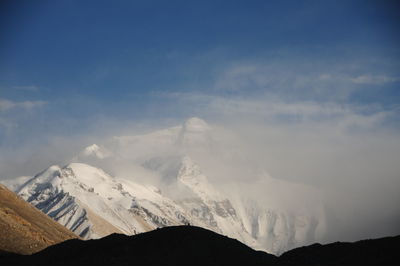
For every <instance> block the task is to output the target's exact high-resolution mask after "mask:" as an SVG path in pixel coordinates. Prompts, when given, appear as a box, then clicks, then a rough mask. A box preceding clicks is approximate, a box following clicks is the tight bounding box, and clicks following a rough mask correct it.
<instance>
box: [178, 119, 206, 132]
mask: <svg viewBox="0 0 400 266" xmlns="http://www.w3.org/2000/svg"><path fill="white" fill-rule="evenodd" d="M183 130H184V131H185V132H206V131H208V130H210V126H209V125H208V124H207V123H206V121H204V120H203V119H201V118H198V117H192V118H189V119H188V120H186V121H185V123H183Z"/></svg>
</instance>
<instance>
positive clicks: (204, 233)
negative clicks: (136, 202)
mask: <svg viewBox="0 0 400 266" xmlns="http://www.w3.org/2000/svg"><path fill="white" fill-rule="evenodd" d="M275 258H276V257H275V256H274V255H269V254H267V253H265V252H261V251H255V250H253V249H251V248H249V247H248V246H246V245H244V244H242V243H241V242H239V241H237V240H234V239H231V238H228V237H225V236H222V235H219V234H216V233H214V232H212V231H209V230H206V229H203V228H200V227H194V226H173V227H167V228H163V229H158V230H154V231H151V232H148V233H142V234H138V235H135V236H126V235H120V234H113V235H110V236H107V237H104V238H102V239H100V240H87V241H81V240H70V241H66V242H64V243H61V244H58V245H55V246H52V247H49V248H47V249H45V250H43V251H42V252H39V253H37V254H35V255H32V256H29V257H16V258H14V259H15V261H16V262H18V263H29V265H40V264H42V263H44V262H46V264H48V265H268V264H270V263H271V262H273V261H274V260H275ZM0 262H1V261H0ZM10 263H11V262H10Z"/></svg>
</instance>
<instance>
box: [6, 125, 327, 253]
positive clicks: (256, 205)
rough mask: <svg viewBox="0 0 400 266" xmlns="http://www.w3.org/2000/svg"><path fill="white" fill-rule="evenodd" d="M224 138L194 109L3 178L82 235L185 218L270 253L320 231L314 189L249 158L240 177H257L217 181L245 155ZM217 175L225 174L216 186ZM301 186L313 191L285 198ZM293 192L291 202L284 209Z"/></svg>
mask: <svg viewBox="0 0 400 266" xmlns="http://www.w3.org/2000/svg"><path fill="white" fill-rule="evenodd" d="M226 138H227V137H226V135H223V134H221V133H220V131H218V129H214V128H213V127H212V126H210V125H208V124H207V123H206V122H205V121H203V120H201V119H199V118H191V119H189V120H187V121H186V122H185V123H184V124H182V125H180V126H176V127H172V128H168V129H165V130H160V131H156V132H152V133H149V134H145V135H138V136H119V137H113V138H112V139H110V140H109V141H106V142H105V143H102V144H93V145H90V146H88V147H86V148H85V149H83V150H82V151H80V152H78V153H77V155H76V157H75V158H73V160H72V161H74V163H70V164H68V165H66V166H63V167H60V166H58V165H53V166H51V167H49V168H48V169H46V170H45V171H43V172H41V173H39V174H37V175H35V176H33V177H21V178H18V179H12V180H7V181H3V183H4V184H5V185H7V186H8V187H9V188H10V189H12V190H13V191H15V192H16V193H17V194H18V195H20V196H21V197H22V198H23V199H25V200H26V201H28V202H29V203H31V204H32V205H34V206H35V207H37V208H38V209H40V210H41V211H42V212H44V213H45V214H47V215H48V216H50V217H51V218H53V219H54V220H56V221H58V222H59V223H60V224H62V225H64V226H66V227H67V228H68V229H70V230H71V231H73V232H74V233H76V234H77V235H79V236H81V237H82V238H84V239H96V238H101V237H104V236H107V235H109V234H112V233H123V234H127V235H133V234H137V233H142V232H147V231H150V230H153V229H156V228H161V227H166V226H175V225H185V224H191V225H196V226H200V227H203V228H207V229H210V230H212V231H214V232H217V233H220V234H223V235H227V236H229V237H232V238H235V239H237V240H239V241H241V242H243V243H245V244H247V245H249V246H251V247H253V248H255V249H258V250H264V251H267V252H269V253H273V254H281V253H282V252H284V251H286V250H289V249H291V248H294V247H299V246H303V245H306V244H310V243H314V242H315V241H318V240H320V239H321V238H322V236H323V234H324V232H325V227H326V222H325V213H324V207H323V205H322V203H321V202H322V201H321V200H320V198H319V197H318V191H316V190H315V189H313V188H309V187H306V186H302V185H298V184H293V183H289V182H285V181H281V180H277V179H273V178H271V177H269V176H268V175H267V174H265V171H264V169H257V167H254V166H253V165H252V164H251V162H250V163H249V164H247V168H248V169H247V170H246V171H244V173H245V174H244V175H249V176H248V178H247V176H244V178H243V180H247V179H248V180H254V179H257V182H258V185H256V186H252V187H248V184H246V181H243V182H242V183H239V184H237V183H236V184H235V185H236V187H237V189H236V190H235V193H229V192H227V191H228V190H229V189H221V188H224V187H228V188H229V186H230V185H232V184H230V183H229V179H230V176H229V173H233V172H232V171H234V170H232V169H234V164H235V163H234V162H235V161H239V160H240V161H245V159H246V158H245V154H244V152H243V151H242V150H241V149H240V147H236V148H235V147H233V148H232V146H231V145H225V144H224V143H225V141H226ZM209 165H214V166H215V167H210V166H209ZM203 166H208V167H203ZM213 168H218V169H219V170H220V171H219V172H217V171H214V172H213V170H210V169H213ZM231 168H232V169H231ZM103 169H106V170H103ZM229 171H231V172H229ZM108 172H111V173H108ZM233 174H234V173H233ZM221 176H222V177H223V178H224V179H223V180H228V181H225V182H226V183H222V184H223V185H221V182H220V184H219V185H216V184H215V183H216V182H213V180H214V181H215V179H218V180H220V179H221ZM246 178H247V179H246ZM150 181H151V182H150ZM242 192H243V194H242ZM299 193H300V194H303V195H306V197H308V198H310V200H309V201H308V202H305V203H299V202H301V201H297V202H296V199H293V198H290V196H292V194H293V195H298V194H299ZM253 194H254V195H255V194H257V196H254V197H252V195H253ZM289 198H290V200H291V201H292V202H293V204H294V203H295V204H296V207H294V208H287V205H288V204H287V202H285V201H288V199H289Z"/></svg>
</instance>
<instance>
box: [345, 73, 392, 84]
mask: <svg viewBox="0 0 400 266" xmlns="http://www.w3.org/2000/svg"><path fill="white" fill-rule="evenodd" d="M350 80H351V82H353V83H355V84H366V85H384V84H387V83H394V82H399V81H400V77H391V76H386V75H361V76H357V77H355V78H351V79H350Z"/></svg>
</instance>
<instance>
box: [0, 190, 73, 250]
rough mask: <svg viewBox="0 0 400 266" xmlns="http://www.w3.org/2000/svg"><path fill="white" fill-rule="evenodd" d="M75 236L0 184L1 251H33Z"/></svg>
mask: <svg viewBox="0 0 400 266" xmlns="http://www.w3.org/2000/svg"><path fill="white" fill-rule="evenodd" d="M72 238H77V236H76V235H75V234H74V233H72V232H71V231H69V230H68V229H67V228H65V227H64V226H62V225H60V224H59V223H57V222H55V221H53V220H52V219H51V218H50V217H48V216H47V215H45V214H44V213H42V212H41V211H39V210H38V209H36V208H35V207H33V206H32V205H30V204H29V203H27V202H26V201H24V200H23V199H21V198H20V197H18V196H17V195H16V194H15V193H13V192H12V191H10V190H9V189H7V188H6V187H5V186H3V185H2V184H0V251H8V252H13V253H19V254H32V253H35V252H38V251H40V250H42V249H44V248H46V247H48V246H50V245H54V244H56V243H59V242H62V241H65V240H67V239H72Z"/></svg>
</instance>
